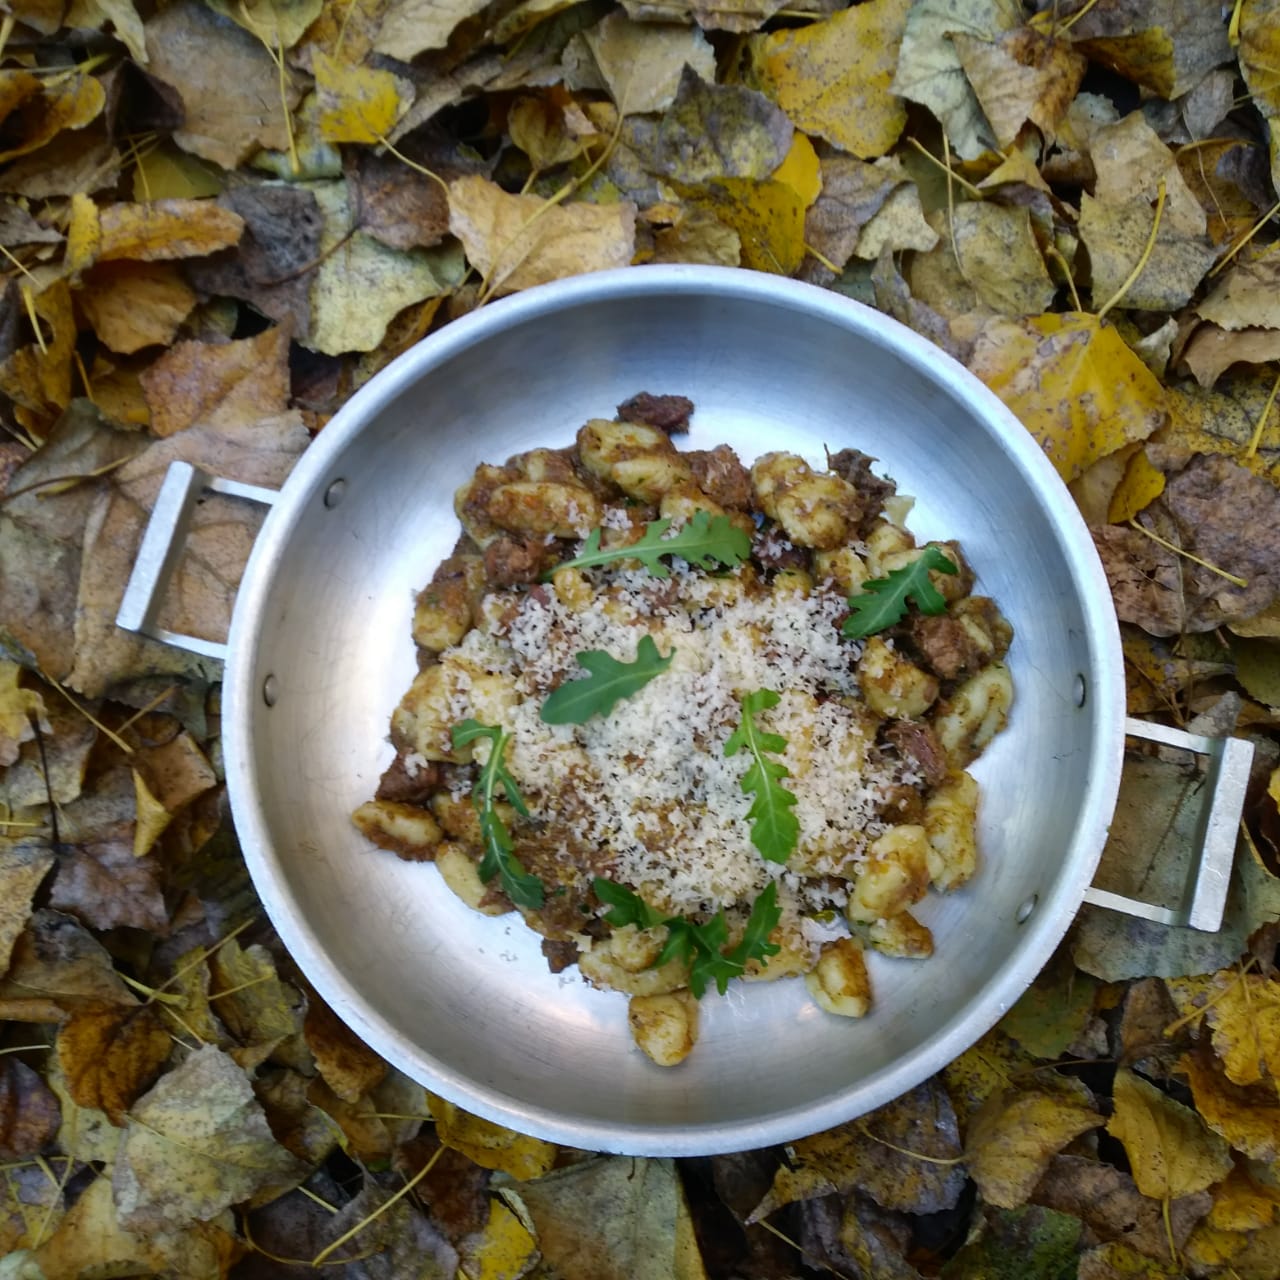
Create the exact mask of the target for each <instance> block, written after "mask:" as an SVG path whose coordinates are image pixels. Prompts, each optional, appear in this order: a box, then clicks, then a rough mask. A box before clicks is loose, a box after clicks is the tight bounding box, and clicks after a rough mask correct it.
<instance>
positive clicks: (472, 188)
mask: <svg viewBox="0 0 1280 1280" xmlns="http://www.w3.org/2000/svg"><path fill="white" fill-rule="evenodd" d="M635 216H636V210H635V206H634V205H632V204H630V203H627V202H623V203H619V204H615V205H593V204H584V203H576V204H570V205H548V204H547V203H546V202H545V201H543V200H541V199H540V198H539V197H537V196H512V195H508V194H507V193H506V192H505V191H503V190H502V189H501V188H500V187H499V186H497V184H496V183H492V182H490V181H488V179H486V178H480V177H464V178H458V179H455V180H454V181H453V182H451V183H450V184H449V229H450V230H451V231H452V232H453V234H454V235H456V236H457V237H458V238H459V239H460V240H461V241H462V243H463V246H464V248H465V249H466V252H467V260H468V261H469V262H470V263H471V265H472V266H473V267H474V268H475V269H476V270H477V271H478V272H480V274H481V276H482V277H483V278H484V279H485V280H486V281H488V282H489V283H488V287H489V288H490V289H491V291H492V292H493V293H494V294H496V295H501V294H504V293H513V292H515V290H517V289H527V288H531V287H532V286H533V285H537V284H545V283H547V282H548V281H551V280H560V279H563V278H564V277H566V276H571V275H578V274H580V273H581V272H585V271H603V270H606V269H608V268H610V267H621V266H625V265H626V264H627V263H629V262H630V261H631V255H632V253H633V252H634V248H635Z"/></svg>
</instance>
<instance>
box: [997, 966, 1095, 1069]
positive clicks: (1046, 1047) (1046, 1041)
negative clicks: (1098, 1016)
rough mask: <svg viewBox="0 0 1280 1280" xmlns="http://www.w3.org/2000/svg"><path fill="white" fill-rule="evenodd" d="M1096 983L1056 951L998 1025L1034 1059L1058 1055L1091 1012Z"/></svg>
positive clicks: (1067, 1045) (1087, 1019)
mask: <svg viewBox="0 0 1280 1280" xmlns="http://www.w3.org/2000/svg"><path fill="white" fill-rule="evenodd" d="M1097 989H1098V984H1097V983H1096V982H1095V981H1094V980H1093V979H1092V978H1091V977H1089V976H1088V975H1087V974H1083V973H1080V972H1079V971H1078V970H1077V969H1076V967H1075V966H1074V965H1073V964H1072V963H1071V960H1070V958H1069V957H1068V956H1066V955H1065V954H1064V953H1062V952H1059V953H1058V954H1057V955H1056V956H1055V957H1054V958H1053V960H1051V961H1050V962H1049V964H1048V965H1046V966H1045V968H1044V970H1043V971H1042V972H1041V973H1040V975H1039V977H1037V978H1036V980H1035V982H1033V983H1032V984H1031V986H1030V987H1028V988H1027V990H1026V991H1025V992H1024V993H1023V995H1022V997H1021V998H1020V999H1019V1000H1018V1003H1017V1004H1015V1005H1014V1006H1013V1008H1012V1009H1010V1010H1009V1012H1008V1013H1006V1014H1005V1015H1004V1017H1003V1018H1001V1019H1000V1022H999V1027H1000V1029H1001V1030H1002V1031H1003V1032H1004V1033H1005V1034H1006V1035H1008V1036H1011V1037H1012V1038H1013V1039H1014V1040H1016V1041H1017V1042H1018V1043H1019V1044H1020V1045H1021V1046H1022V1047H1023V1048H1024V1049H1025V1050H1026V1051H1027V1052H1028V1053H1030V1054H1032V1055H1034V1056H1035V1057H1037V1058H1050V1059H1052V1058H1058V1057H1060V1056H1061V1055H1062V1054H1064V1053H1066V1052H1067V1050H1068V1047H1069V1046H1070V1045H1071V1043H1072V1042H1073V1041H1074V1040H1077V1039H1079V1038H1080V1037H1081V1036H1082V1035H1083V1034H1084V1030H1085V1026H1086V1024H1087V1023H1088V1021H1089V1019H1090V1017H1092V1015H1093V1004H1094V995H1095V994H1096V992H1097Z"/></svg>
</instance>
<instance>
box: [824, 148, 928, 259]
mask: <svg viewBox="0 0 1280 1280" xmlns="http://www.w3.org/2000/svg"><path fill="white" fill-rule="evenodd" d="M821 165H822V192H821V194H820V195H819V196H818V198H817V200H816V201H814V203H813V205H812V206H811V207H810V208H809V210H808V211H807V212H806V214H805V221H804V237H805V241H806V243H807V244H809V245H811V246H812V247H813V248H815V249H817V250H818V252H819V253H821V254H822V256H823V257H824V258H826V259H827V260H828V261H829V262H832V263H833V264H834V265H835V266H837V267H841V268H843V267H844V265H845V264H846V263H847V262H848V261H849V259H850V258H851V257H853V255H854V251H855V250H856V249H857V246H858V239H859V237H860V236H861V234H862V229H863V228H864V227H865V226H866V225H867V223H868V222H870V221H871V219H872V218H873V217H874V216H875V215H876V214H877V213H878V212H879V211H880V209H881V208H883V207H884V204H885V201H886V200H888V198H889V196H890V195H891V194H892V193H893V192H894V191H895V190H897V189H898V187H900V186H901V185H902V184H903V183H904V182H906V181H907V180H908V179H907V175H906V173H905V172H904V171H903V169H902V167H901V165H898V164H894V163H881V164H867V163H866V162H865V161H863V160H855V159H854V158H853V157H852V156H843V155H829V156H823V157H822V161H821ZM877 256H878V255H877Z"/></svg>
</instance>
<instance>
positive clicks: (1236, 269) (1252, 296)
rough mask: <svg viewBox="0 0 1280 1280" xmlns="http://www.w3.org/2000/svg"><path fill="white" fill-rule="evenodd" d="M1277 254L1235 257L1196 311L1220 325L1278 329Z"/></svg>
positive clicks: (1279, 264)
mask: <svg viewBox="0 0 1280 1280" xmlns="http://www.w3.org/2000/svg"><path fill="white" fill-rule="evenodd" d="M1278 293H1280V258H1275V257H1270V258H1268V257H1257V258H1253V259H1247V260H1245V261H1240V260H1239V259H1237V260H1236V262H1235V264H1234V265H1233V266H1232V268H1231V270H1230V271H1228V272H1227V273H1226V274H1225V275H1224V276H1223V277H1222V279H1221V280H1220V281H1219V282H1218V284H1217V285H1216V286H1215V288H1214V289H1213V291H1212V292H1211V293H1210V294H1209V296H1208V297H1207V298H1205V299H1204V301H1203V302H1200V303H1198V304H1197V305H1196V314H1197V315H1198V316H1200V317H1201V319H1204V320H1208V321H1211V322H1212V323H1213V324H1216V325H1217V326H1218V327H1219V328H1220V329H1227V330H1237V329H1250V328H1262V329H1280V300H1278V298H1277V294H1278Z"/></svg>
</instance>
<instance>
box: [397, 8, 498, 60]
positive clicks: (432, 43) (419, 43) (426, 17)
mask: <svg viewBox="0 0 1280 1280" xmlns="http://www.w3.org/2000/svg"><path fill="white" fill-rule="evenodd" d="M486 3H487V0H391V3H390V4H389V5H387V8H386V12H385V16H384V17H383V19H382V25H381V27H380V29H379V31H378V36H377V39H376V40H375V41H374V44H373V47H374V49H376V50H377V52H378V53H389V54H390V55H391V56H392V57H393V58H399V59H400V61H401V62H408V61H410V60H411V59H413V58H415V57H417V55H418V54H420V53H422V52H423V51H424V50H427V49H443V48H444V46H445V45H446V44H448V42H449V36H450V35H451V34H452V33H453V29H454V28H455V27H456V26H457V25H458V23H460V22H462V21H463V20H464V19H465V18H470V17H472V16H473V15H474V14H477V13H479V12H480V11H481V10H482V9H484V7H485V5H486Z"/></svg>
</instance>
